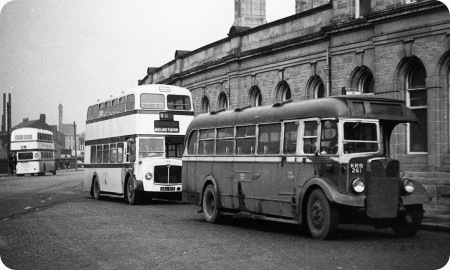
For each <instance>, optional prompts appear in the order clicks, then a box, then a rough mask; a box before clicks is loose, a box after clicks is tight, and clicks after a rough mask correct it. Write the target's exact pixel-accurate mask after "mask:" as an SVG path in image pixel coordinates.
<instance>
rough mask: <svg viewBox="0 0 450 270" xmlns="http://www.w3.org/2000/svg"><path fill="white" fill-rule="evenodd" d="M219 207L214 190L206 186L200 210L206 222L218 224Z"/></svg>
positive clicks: (217, 197) (219, 217) (211, 186)
mask: <svg viewBox="0 0 450 270" xmlns="http://www.w3.org/2000/svg"><path fill="white" fill-rule="evenodd" d="M219 207H220V203H219V196H218V194H217V192H216V191H215V190H214V186H213V185H208V186H206V188H205V191H204V192H203V198H202V210H203V215H204V216H205V220H206V221H207V222H209V223H219V222H220V221H221V216H220V209H219Z"/></svg>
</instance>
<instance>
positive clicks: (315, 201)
mask: <svg viewBox="0 0 450 270" xmlns="http://www.w3.org/2000/svg"><path fill="white" fill-rule="evenodd" d="M306 213H307V216H306V217H307V222H308V227H309V231H310V233H311V235H312V237H313V238H314V239H318V240H323V239H330V238H333V237H335V236H336V235H337V231H338V224H339V211H338V209H337V207H336V206H335V205H334V204H332V203H330V202H329V201H328V199H327V197H326V196H325V193H323V191H322V190H320V189H316V190H314V191H313V192H311V194H310V195H309V198H308V205H307V209H306Z"/></svg>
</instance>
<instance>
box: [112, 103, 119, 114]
mask: <svg viewBox="0 0 450 270" xmlns="http://www.w3.org/2000/svg"><path fill="white" fill-rule="evenodd" d="M111 106H112V109H111V114H116V113H118V112H119V100H118V99H114V100H113V101H112V104H111Z"/></svg>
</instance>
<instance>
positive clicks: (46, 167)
mask: <svg viewBox="0 0 450 270" xmlns="http://www.w3.org/2000/svg"><path fill="white" fill-rule="evenodd" d="M11 151H13V152H15V153H16V156H17V165H16V174H17V175H18V176H23V175H25V174H32V175H33V174H37V175H44V174H45V173H46V172H51V173H53V174H56V165H55V143H54V141H53V133H52V132H51V131H48V130H43V129H37V128H18V129H15V130H13V131H12V132H11Z"/></svg>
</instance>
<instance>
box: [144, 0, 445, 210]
mask: <svg viewBox="0 0 450 270" xmlns="http://www.w3.org/2000/svg"><path fill="white" fill-rule="evenodd" d="M292 1H295V4H296V14H294V15H292V16H289V17H286V18H283V19H280V20H277V21H274V22H270V23H266V22H265V0H236V1H235V15H236V16H235V18H236V19H235V22H234V24H233V25H232V26H231V28H230V30H229V33H228V36H227V37H225V38H223V39H221V40H218V41H216V42H214V43H211V44H207V45H205V46H203V47H201V48H198V49H196V50H193V51H176V52H175V58H174V59H173V60H172V61H170V62H168V63H167V64H165V65H163V66H161V67H151V68H148V70H147V75H146V76H145V77H144V78H143V79H142V80H140V81H139V84H151V83H163V84H172V85H178V86H182V87H186V88H188V89H190V90H191V92H192V94H193V98H194V108H195V112H196V114H199V113H205V112H209V111H215V110H219V109H222V108H224V109H228V110H232V109H236V108H238V107H243V106H247V105H251V106H260V105H271V104H273V103H275V102H278V101H282V100H286V99H292V100H294V101H298V100H305V99H314V98H321V97H325V96H334V95H340V94H363V95H375V96H380V97H390V98H396V99H402V100H405V101H406V103H407V105H408V106H409V107H410V108H411V109H413V110H414V111H415V112H416V114H417V116H418V118H419V120H420V128H418V127H417V126H416V125H401V126H399V127H397V128H396V130H395V132H394V134H393V138H392V145H391V148H392V151H391V152H392V153H394V156H395V157H396V158H398V159H399V160H400V161H401V164H402V170H405V171H407V175H409V176H411V177H413V178H416V179H420V181H422V182H423V183H424V184H425V185H426V187H427V189H428V190H429V192H430V193H431V194H432V195H433V196H434V197H435V198H436V200H434V203H437V204H438V206H444V207H449V206H450V203H449V202H448V200H445V198H446V197H447V196H449V195H450V180H449V179H450V173H449V172H450V133H449V129H450V117H449V111H450V104H449V101H450V15H449V10H448V9H447V7H446V6H445V5H444V4H443V3H441V2H439V1H436V0H372V1H368V0H292ZM252 16H254V18H253V19H251V17H252ZM250 22H251V23H250ZM224 36H225V35H224Z"/></svg>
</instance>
